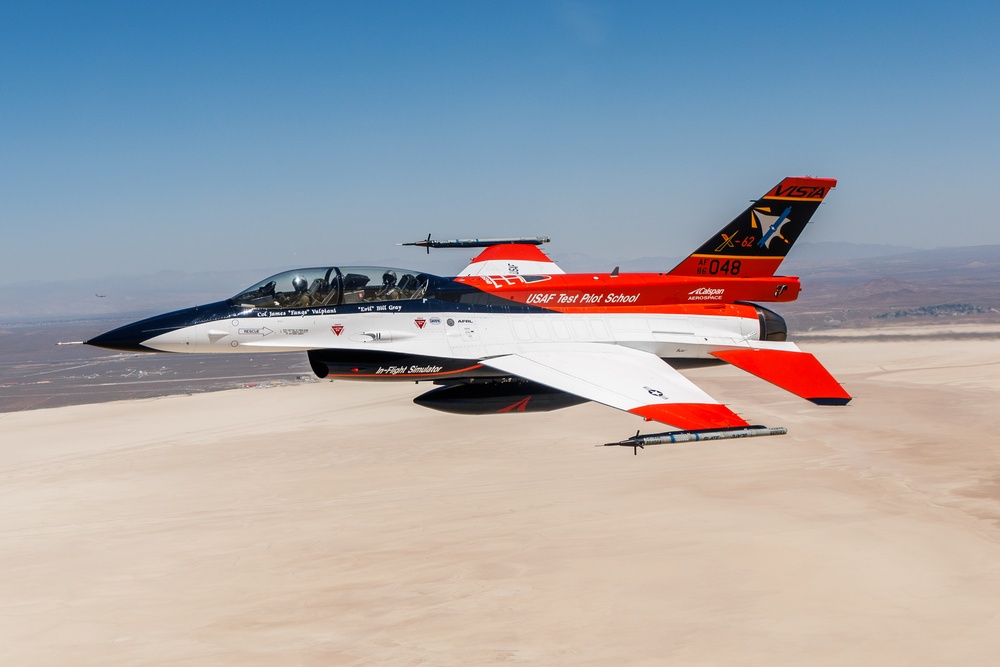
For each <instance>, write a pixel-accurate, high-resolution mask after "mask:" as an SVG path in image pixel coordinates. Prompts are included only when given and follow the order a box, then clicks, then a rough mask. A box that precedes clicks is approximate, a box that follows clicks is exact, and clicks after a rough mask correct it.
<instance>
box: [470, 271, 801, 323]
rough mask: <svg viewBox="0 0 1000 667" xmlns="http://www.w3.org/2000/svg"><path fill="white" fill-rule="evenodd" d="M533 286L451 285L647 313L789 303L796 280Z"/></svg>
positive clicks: (601, 280) (550, 303)
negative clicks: (749, 303) (746, 303)
mask: <svg viewBox="0 0 1000 667" xmlns="http://www.w3.org/2000/svg"><path fill="white" fill-rule="evenodd" d="M545 278H546V280H544V281H533V280H530V279H527V278H524V277H522V276H503V277H499V276H465V277H460V278H456V279H455V280H456V281H457V282H461V283H464V284H466V285H470V286H472V287H475V288H476V289H479V290H482V291H483V292H488V293H490V294H494V295H496V296H499V297H502V298H504V299H509V300H510V301H514V302H517V303H523V304H526V305H529V306H538V307H540V308H545V309H547V310H552V311H556V312H563V313H594V312H609V313H620V312H650V311H649V309H651V308H653V309H662V308H665V307H671V308H673V307H675V306H708V305H715V306H719V305H725V304H731V303H733V302H736V301H752V302H775V301H778V302H784V301H794V300H795V299H796V297H798V294H799V291H800V289H801V286H800V284H799V280H798V278H794V277H786V276H768V277H761V278H725V277H723V278H719V277H701V276H670V275H666V274H660V273H629V274H622V275H619V276H611V275H610V274H566V275H554V276H546V277H545Z"/></svg>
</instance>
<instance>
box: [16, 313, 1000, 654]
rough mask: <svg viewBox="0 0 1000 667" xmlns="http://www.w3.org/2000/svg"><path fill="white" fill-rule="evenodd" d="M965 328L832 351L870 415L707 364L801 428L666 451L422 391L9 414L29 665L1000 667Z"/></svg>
mask: <svg viewBox="0 0 1000 667" xmlns="http://www.w3.org/2000/svg"><path fill="white" fill-rule="evenodd" d="M965 333H966V334H969V335H966V336H965V337H960V338H958V339H955V340H949V339H948V337H947V335H942V332H940V331H935V330H934V329H933V328H931V329H928V330H926V331H922V330H918V331H916V333H915V334H914V332H912V331H911V332H908V333H907V334H906V336H910V337H909V338H907V337H905V336H904V337H903V338H900V337H898V336H897V337H894V338H892V339H890V340H882V339H877V338H873V337H872V336H865V335H857V336H854V337H853V338H852V337H844V338H842V339H839V340H830V339H826V338H824V339H819V338H817V339H815V340H812V341H810V340H808V339H803V340H801V341H800V342H801V344H802V346H803V347H804V348H806V349H808V350H809V351H812V352H814V353H815V354H816V355H817V356H818V357H819V358H820V359H821V360H822V361H823V362H824V363H825V364H826V365H827V366H828V367H829V368H830V369H831V371H832V372H833V373H834V374H835V375H836V376H837V377H838V379H840V380H841V381H842V382H843V383H844V385H845V386H846V387H847V388H848V390H849V391H850V392H851V393H852V394H853V395H854V396H855V400H854V402H853V403H852V404H851V405H850V406H848V407H845V408H832V407H828V408H822V407H815V406H813V405H811V404H809V403H807V402H805V401H802V400H800V399H797V398H796V397H794V396H791V395H789V394H786V393H784V392H782V391H781V390H779V389H776V388H773V387H771V386H770V385H768V384H766V383H764V382H762V381H760V380H758V379H756V378H754V377H751V376H749V375H746V374H743V373H741V372H740V371H738V370H736V369H733V368H727V367H721V368H708V369H700V370H696V371H689V372H687V374H688V375H689V376H690V377H692V378H694V379H695V380H696V381H698V382H699V383H700V384H701V386H703V387H704V388H705V389H706V390H707V391H709V393H711V394H712V395H714V396H715V397H717V398H718V399H719V400H722V401H725V402H726V403H728V404H729V405H730V406H731V407H732V408H733V409H735V410H736V411H737V412H738V413H740V414H741V415H742V416H744V417H745V418H747V419H748V420H750V421H751V422H754V423H762V424H766V425H769V426H787V427H788V429H789V434H788V435H786V436H779V437H771V438H758V439H753V440H745V441H739V440H736V441H732V440H730V441H719V442H709V443H701V444H695V445H674V446H659V447H650V448H647V449H646V450H644V451H639V453H638V455H637V456H633V454H632V450H631V449H625V448H617V447H607V448H606V447H595V445H598V444H601V443H604V442H609V441H615V440H620V439H622V438H624V437H627V436H629V435H631V434H633V433H635V430H636V429H637V428H639V427H641V428H642V430H643V431H644V432H656V431H658V430H664V429H663V428H662V427H661V428H657V426H656V425H655V424H643V423H642V422H640V421H639V420H638V419H636V418H635V417H632V416H630V415H627V414H622V413H618V412H617V411H615V410H611V409H609V408H605V407H602V406H600V405H596V404H587V405H582V406H578V407H574V408H569V409H566V410H563V411H558V412H553V413H549V414H527V415H525V414H517V415H497V416H488V417H462V416H454V415H446V414H441V413H437V412H433V411H429V410H425V409H422V408H419V407H417V406H414V405H413V404H412V403H411V402H410V399H411V398H412V397H413V396H415V395H416V394H417V393H420V392H421V391H423V390H425V389H426V386H420V387H417V386H414V385H413V384H394V385H388V386H386V385H372V384H349V383H339V382H338V383H328V382H310V383H299V384H288V385H285V386H277V387H272V388H266V389H263V388H260V387H255V388H240V389H233V390H228V391H219V392H215V393H203V394H196V395H175V396H166V397H159V398H145V399H140V400H126V401H116V402H105V403H99V404H92V405H72V406H66V407H58V408H51V409H36V410H27V411H21V412H8V413H5V414H0V434H2V437H0V506H2V507H3V508H4V509H3V511H2V512H0V591H2V595H0V663H2V664H8V665H15V664H18V665H20V664H24V665H28V664H30V665H66V664H75V665H163V664H198V665H241V666H244V665H274V664H287V665H376V664H401V665H404V664H405V665H418V664H427V665H442V664H454V665H459V664H461V665H467V664H496V663H534V664H544V665H557V664H566V665H610V664H630V665H662V664H671V665H803V664H808V665H844V664H873V665H874V664H877V665H914V664H920V665H955V664H963V665H993V664H996V656H997V655H1000V447H998V446H997V443H998V439H997V436H996V426H995V420H994V417H995V413H996V411H997V407H998V406H1000V348H998V342H997V340H996V334H997V332H996V330H995V329H990V327H985V328H984V327H982V326H977V327H974V328H973V330H971V331H967V332H965ZM925 334H926V335H925ZM159 363H160V364H161V365H162V364H163V363H164V362H159Z"/></svg>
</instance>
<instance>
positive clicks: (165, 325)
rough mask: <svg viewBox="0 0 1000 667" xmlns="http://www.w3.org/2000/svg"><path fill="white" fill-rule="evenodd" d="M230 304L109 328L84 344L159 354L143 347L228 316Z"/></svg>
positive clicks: (221, 302) (216, 304)
mask: <svg viewBox="0 0 1000 667" xmlns="http://www.w3.org/2000/svg"><path fill="white" fill-rule="evenodd" d="M229 308H230V307H229V305H228V304H227V303H226V302H225V301H220V302H219V303H211V304H208V305H205V306H195V307H194V308H185V309H183V310H176V311H174V312H172V313H164V314H163V315H155V316H153V317H147V318H146V319H144V320H139V321H138V322H133V323H132V324H126V325H125V326H123V327H118V328H117V329H112V330H111V331H108V332H107V333H102V334H101V335H100V336H96V337H95V338H91V339H90V340H88V341H84V343H85V344H86V345H93V346H94V347H103V348H105V349H108V350H118V351H120V352H159V351H160V350H156V349H154V348H151V347H146V346H145V345H143V343H145V342H146V341H147V340H149V339H150V338H154V337H156V336H159V335H161V334H165V333H169V332H171V331H176V330H177V329H180V328H182V327H187V326H191V325H192V324H198V323H199V322H204V321H207V320H214V319H217V318H219V317H223V316H225V315H226V314H227V313H228V310H229Z"/></svg>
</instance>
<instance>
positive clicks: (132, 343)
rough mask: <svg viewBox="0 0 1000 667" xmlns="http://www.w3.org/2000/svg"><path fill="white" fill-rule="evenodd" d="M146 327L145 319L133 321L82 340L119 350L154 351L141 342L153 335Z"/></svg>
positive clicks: (96, 345)
mask: <svg viewBox="0 0 1000 667" xmlns="http://www.w3.org/2000/svg"><path fill="white" fill-rule="evenodd" d="M148 328H149V327H148V326H146V321H145V320H144V321H142V322H133V323H132V324H126V325H125V326H123V327H118V328H117V329H112V330H111V331H108V332H106V333H102V334H101V335H100V336H95V337H94V338H91V339H90V340H87V341H84V344H85V345H93V346H94V347H103V348H105V349H107V350H117V351H119V352H156V350H154V349H152V348H149V347H145V346H144V345H143V344H142V343H143V341H146V340H148V339H150V338H152V337H153V336H154V335H155V334H152V333H150V332H149V331H148Z"/></svg>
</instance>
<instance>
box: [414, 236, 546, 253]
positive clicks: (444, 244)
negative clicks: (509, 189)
mask: <svg viewBox="0 0 1000 667" xmlns="http://www.w3.org/2000/svg"><path fill="white" fill-rule="evenodd" d="M550 240H551V239H549V237H548V236H523V237H519V236H507V237H502V238H496V239H442V240H438V239H432V238H431V235H430V234H428V235H427V238H426V239H424V240H422V241H414V242H413V243H397V244H396V245H400V246H405V245H409V246H417V247H419V248H427V252H428V253H430V251H431V248H489V247H490V246H495V245H511V244H515V243H517V244H524V245H542V244H543V243H548V242H549V241H550Z"/></svg>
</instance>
